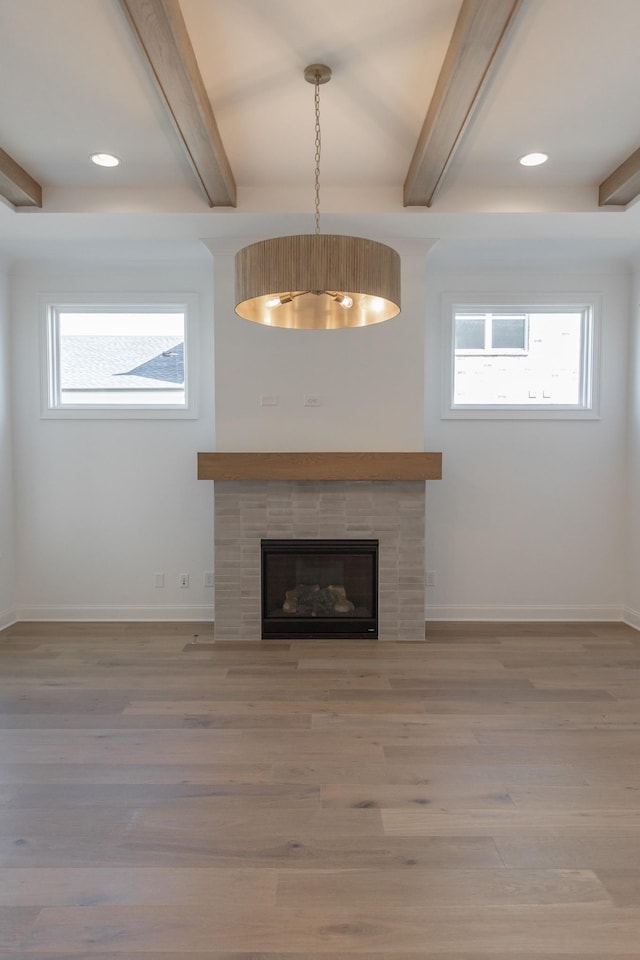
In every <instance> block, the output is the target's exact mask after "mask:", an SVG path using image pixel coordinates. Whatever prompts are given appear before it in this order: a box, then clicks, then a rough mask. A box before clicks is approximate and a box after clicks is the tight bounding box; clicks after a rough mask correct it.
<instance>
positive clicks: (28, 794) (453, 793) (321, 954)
mask: <svg viewBox="0 0 640 960" xmlns="http://www.w3.org/2000/svg"><path fill="white" fill-rule="evenodd" d="M194 630H199V631H200V636H199V638H198V640H197V642H195V643H194V642H192V635H193V631H194ZM0 676H1V681H0V728H1V732H0V851H1V868H0V958H2V960H63V958H69V960H77V958H82V957H86V958H88V960H346V958H347V957H354V958H355V957H358V958H370V960H489V958H491V960H571V958H573V960H576V958H581V960H622V958H625V960H629V958H636V960H638V958H640V762H639V758H640V752H639V747H640V633H638V632H636V631H634V630H633V629H631V628H628V627H625V626H622V625H619V624H597V625H594V624H565V625H558V624H555V625H549V624H547V625H545V624H539V625H532V624H526V625H525V624H466V625H465V624H443V625H440V626H433V627H432V628H431V629H430V631H429V634H428V641H427V642H426V643H384V642H369V641H359V642H347V641H335V640H323V641H310V640H306V641H293V642H270V643H264V644H260V643H230V642H229V643H224V642H220V643H215V642H214V641H213V640H212V638H211V637H210V636H207V635H206V633H205V628H203V627H202V626H201V625H195V624H192V625H175V624H164V625H144V624H138V625H135V624H99V625H86V624H57V625H52V624H19V625H16V626H14V627H13V628H10V629H9V630H6V631H4V632H3V633H1V634H0Z"/></svg>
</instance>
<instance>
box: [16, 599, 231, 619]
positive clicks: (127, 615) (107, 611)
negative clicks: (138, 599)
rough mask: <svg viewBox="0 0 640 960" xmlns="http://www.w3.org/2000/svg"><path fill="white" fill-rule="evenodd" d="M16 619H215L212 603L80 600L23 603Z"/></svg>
mask: <svg viewBox="0 0 640 960" xmlns="http://www.w3.org/2000/svg"><path fill="white" fill-rule="evenodd" d="M15 620H23V621H24V620H34V621H40V620H69V621H73V620H78V621H83V620H87V621H90V620H122V621H130V620H140V621H152V622H153V621H161V620H166V621H173V620H175V621H194V622H200V621H206V622H207V623H209V622H210V621H212V620H213V605H212V606H204V605H200V606H196V605H194V606H187V605H181V606H171V607H170V606H166V607H163V606H153V607H142V606H136V607H92V606H89V605H87V606H84V605H78V604H73V605H72V604H68V605H67V604H59V605H55V606H33V607H21V608H20V609H19V610H18V611H17V612H16V616H15V617H14V621H15Z"/></svg>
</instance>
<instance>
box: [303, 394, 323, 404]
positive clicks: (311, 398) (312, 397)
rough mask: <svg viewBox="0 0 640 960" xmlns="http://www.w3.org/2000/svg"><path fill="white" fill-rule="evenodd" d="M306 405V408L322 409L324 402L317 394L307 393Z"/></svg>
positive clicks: (305, 397)
mask: <svg viewBox="0 0 640 960" xmlns="http://www.w3.org/2000/svg"><path fill="white" fill-rule="evenodd" d="M304 405H305V407H321V406H322V400H321V399H320V397H319V396H318V394H317V393H305V395H304Z"/></svg>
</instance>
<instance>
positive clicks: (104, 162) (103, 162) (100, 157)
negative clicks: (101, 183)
mask: <svg viewBox="0 0 640 960" xmlns="http://www.w3.org/2000/svg"><path fill="white" fill-rule="evenodd" d="M91 159H92V160H93V162H94V163H97V165H98V166H99V167H117V166H118V164H119V163H120V160H119V159H118V157H114V155H113V154H112V153H93V154H91Z"/></svg>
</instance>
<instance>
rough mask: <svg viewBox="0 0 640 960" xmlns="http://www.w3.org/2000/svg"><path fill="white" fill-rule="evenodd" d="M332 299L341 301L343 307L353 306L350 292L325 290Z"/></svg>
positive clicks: (337, 301)
mask: <svg viewBox="0 0 640 960" xmlns="http://www.w3.org/2000/svg"><path fill="white" fill-rule="evenodd" d="M324 292H325V293H326V294H327V295H328V296H329V297H331V299H332V300H335V302H336V303H339V304H340V306H341V307H344V308H345V310H347V309H348V308H349V307H352V306H353V298H352V297H350V296H349V294H348V293H334V292H333V291H332V290H325V291H324Z"/></svg>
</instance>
